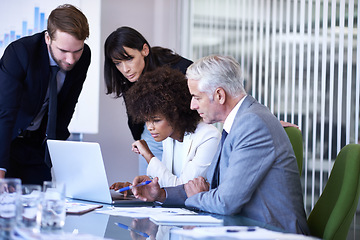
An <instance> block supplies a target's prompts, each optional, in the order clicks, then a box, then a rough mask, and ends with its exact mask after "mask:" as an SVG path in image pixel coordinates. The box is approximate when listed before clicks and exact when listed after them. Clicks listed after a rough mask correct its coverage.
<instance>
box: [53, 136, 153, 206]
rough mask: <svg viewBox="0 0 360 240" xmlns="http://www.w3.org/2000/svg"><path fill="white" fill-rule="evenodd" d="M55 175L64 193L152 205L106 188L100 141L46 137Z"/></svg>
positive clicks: (114, 202) (78, 196)
mask: <svg viewBox="0 0 360 240" xmlns="http://www.w3.org/2000/svg"><path fill="white" fill-rule="evenodd" d="M47 145H48V148H49V153H50V158H51V161H52V164H53V173H54V178H55V180H56V181H57V182H62V183H65V185H66V197H69V198H74V199H80V200H86V201H93V202H100V203H107V204H112V205H127V206H128V205H151V204H152V203H147V202H143V201H141V200H139V199H136V198H134V197H131V196H129V197H124V196H123V195H122V194H120V193H118V192H115V191H113V190H110V189H109V184H108V181H107V177H106V172H105V167H104V162H103V158H102V154H101V149H100V145H99V144H98V143H94V142H75V141H61V140H47Z"/></svg>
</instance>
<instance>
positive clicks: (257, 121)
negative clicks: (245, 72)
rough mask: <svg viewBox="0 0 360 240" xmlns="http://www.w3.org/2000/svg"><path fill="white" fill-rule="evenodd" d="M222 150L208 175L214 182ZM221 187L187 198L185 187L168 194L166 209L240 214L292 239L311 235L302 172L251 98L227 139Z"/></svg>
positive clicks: (279, 131) (271, 119) (277, 127)
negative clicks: (182, 207)
mask: <svg viewBox="0 0 360 240" xmlns="http://www.w3.org/2000/svg"><path fill="white" fill-rule="evenodd" d="M219 154H220V149H218V152H217V154H215V157H214V159H213V161H212V163H211V165H210V167H209V169H208V175H207V179H209V182H210V183H211V182H212V178H213V176H214V171H215V167H216V163H217V162H218V158H219ZM219 161H220V162H219V166H220V181H219V183H220V184H219V186H218V187H216V188H214V187H212V186H211V189H210V190H209V191H208V192H201V193H198V194H195V195H193V196H191V197H189V198H187V197H186V193H185V191H184V188H183V186H182V185H180V186H178V187H174V188H165V189H167V193H168V194H167V197H168V198H167V200H166V201H165V202H164V204H180V205H181V204H182V205H184V204H185V205H186V206H187V207H195V208H198V209H201V210H204V211H208V212H212V213H218V214H225V215H235V214H239V215H241V216H245V217H248V218H251V219H253V220H257V221H260V222H263V223H266V224H269V225H271V226H274V227H278V228H282V229H284V230H285V231H288V232H292V233H302V234H308V233H309V229H308V226H307V223H306V215H305V210H304V204H303V196H302V190H301V183H300V177H299V170H298V168H297V163H296V159H295V155H294V152H293V149H292V146H291V143H290V141H289V138H288V137H287V134H286V133H285V130H284V129H283V127H282V126H281V124H280V122H279V120H278V119H277V118H276V117H275V116H274V115H273V114H272V113H271V112H270V111H269V109H268V108H266V107H265V106H263V105H262V104H259V103H258V102H257V101H256V100H255V99H254V98H253V97H251V96H247V97H246V98H245V99H244V101H243V103H242V104H241V106H240V108H239V110H238V112H237V114H236V117H235V120H234V122H233V125H232V127H231V130H230V132H229V133H228V135H227V137H226V139H225V141H224V145H223V148H222V150H221V157H220V160H219Z"/></svg>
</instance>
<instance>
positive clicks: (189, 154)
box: [147, 122, 221, 187]
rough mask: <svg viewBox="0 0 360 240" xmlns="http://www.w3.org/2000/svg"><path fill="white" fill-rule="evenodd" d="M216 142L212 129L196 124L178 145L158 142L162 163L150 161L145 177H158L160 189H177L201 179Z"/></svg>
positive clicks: (209, 161) (214, 151)
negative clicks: (197, 178)
mask: <svg viewBox="0 0 360 240" xmlns="http://www.w3.org/2000/svg"><path fill="white" fill-rule="evenodd" d="M220 138H221V134H220V132H219V130H218V129H217V128H216V127H214V126H213V125H210V124H206V123H203V122H200V123H199V124H198V126H197V128H196V130H195V132H194V133H188V134H185V136H184V140H183V142H181V143H180V142H178V141H176V140H174V139H172V138H170V137H169V138H167V139H165V140H164V141H163V142H162V143H163V155H162V161H160V160H159V159H158V158H156V157H153V158H152V159H151V160H150V163H149V165H148V167H147V175H148V176H150V177H153V178H154V177H158V178H159V184H160V186H161V187H171V186H177V185H180V184H184V183H187V182H188V181H189V180H192V179H194V178H196V177H199V176H203V177H205V175H206V171H207V168H208V167H209V166H210V163H211V161H212V160H213V157H214V155H215V153H216V150H217V146H218V144H219V141H220ZM179 151H181V154H178V152H179Z"/></svg>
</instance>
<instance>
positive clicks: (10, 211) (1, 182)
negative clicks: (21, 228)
mask: <svg viewBox="0 0 360 240" xmlns="http://www.w3.org/2000/svg"><path fill="white" fill-rule="evenodd" d="M20 196H21V180H20V179H18V178H5V179H0V239H9V238H10V236H11V233H12V231H13V230H14V227H15V225H16V219H17V217H18V216H19V211H20V209H21V202H20Z"/></svg>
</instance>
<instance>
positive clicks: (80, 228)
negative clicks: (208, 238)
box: [62, 204, 281, 240]
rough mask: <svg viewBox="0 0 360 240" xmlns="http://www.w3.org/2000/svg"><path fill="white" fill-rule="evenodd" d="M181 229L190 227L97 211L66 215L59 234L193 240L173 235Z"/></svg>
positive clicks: (244, 222)
mask: <svg viewBox="0 0 360 240" xmlns="http://www.w3.org/2000/svg"><path fill="white" fill-rule="evenodd" d="M106 208H111V206H110V205H106V204H103V208H102V209H106ZM199 214H204V215H211V216H213V217H215V218H220V219H223V223H222V225H223V226H260V227H262V228H266V229H270V230H275V231H281V230H280V229H276V228H274V227H271V226H268V225H265V224H262V223H259V222H257V221H254V220H251V219H248V218H245V217H241V216H223V215H216V214H208V213H203V212H201V213H199ZM117 223H120V224H121V225H124V226H129V227H130V228H131V229H133V230H129V229H125V228H123V227H119V226H118V225H117ZM194 226H195V225H194ZM183 227H184V228H189V227H191V226H176V225H174V226H171V225H157V224H155V223H154V222H153V221H151V220H150V219H149V218H132V217H123V216H112V215H108V214H102V213H97V211H91V212H88V213H85V214H81V215H67V216H66V222H65V226H64V228H63V230H62V231H63V232H65V233H78V234H90V235H93V236H96V237H102V238H105V239H125V240H126V239H158V240H163V239H172V240H174V239H176V240H178V239H192V238H188V237H183V236H179V235H177V234H174V233H173V231H172V229H174V228H183ZM144 233H145V234H144ZM212 239H217V238H212ZM218 239H224V238H218ZM229 239H231V238H229Z"/></svg>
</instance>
